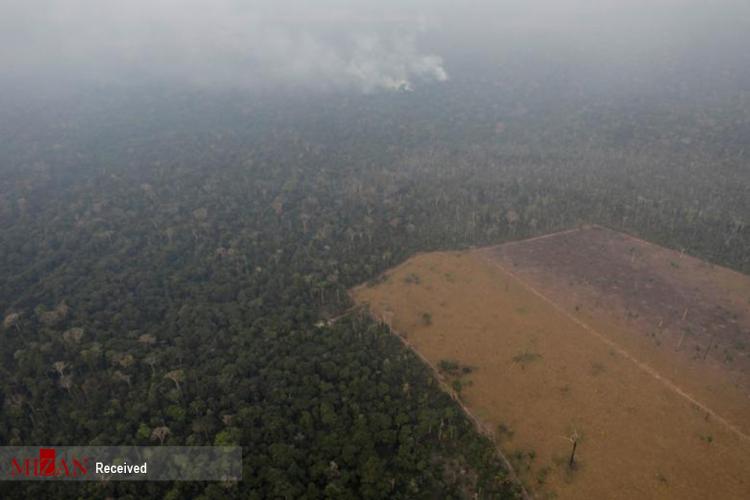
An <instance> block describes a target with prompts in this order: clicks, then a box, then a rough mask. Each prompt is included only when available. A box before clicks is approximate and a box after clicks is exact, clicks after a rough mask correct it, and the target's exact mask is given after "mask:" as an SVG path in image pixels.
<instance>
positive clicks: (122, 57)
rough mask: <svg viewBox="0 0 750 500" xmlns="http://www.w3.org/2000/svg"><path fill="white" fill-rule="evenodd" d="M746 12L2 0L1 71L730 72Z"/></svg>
mask: <svg viewBox="0 0 750 500" xmlns="http://www.w3.org/2000/svg"><path fill="white" fill-rule="evenodd" d="M749 16H750V2H748V1H736V0H714V1H710V2H709V1H698V0H683V1H679V0H648V1H647V0H557V1H555V0H526V1H516V0H500V1H474V2H457V1H446V0H437V1H426V0H411V1H410V0H405V1H403V2H397V1H395V0H381V1H377V2H376V1H373V0H370V1H362V0H348V1H343V0H317V1H302V0H274V1H267V0H252V1H241V0H127V1H125V0H110V1H103V0H0V72H2V75H3V76H4V77H5V78H8V79H11V80H15V81H24V80H28V81H35V80H40V79H45V80H59V81H61V82H62V81H64V82H76V81H79V80H85V81H97V82H119V83H131V82H132V83H136V82H142V81H144V80H145V81H148V80H157V81H177V82H181V83H190V84H195V85H209V86H226V87H240V88H242V87H258V86H261V87H262V86H265V87H269V86H270V87H273V86H276V85H299V86H304V87H311V88H328V87H341V88H352V89H358V90H362V91H365V92H370V91H376V90H380V89H397V88H411V87H418V86H419V85H420V84H423V83H425V82H439V81H445V80H446V79H448V78H451V77H452V76H455V75H453V74H451V73H452V72H454V70H453V69H452V68H460V70H463V68H465V67H466V65H462V64H461V63H462V62H463V61H462V59H466V58H467V57H469V56H472V55H474V54H476V55H477V57H478V58H481V57H485V56H488V57H490V59H489V60H493V61H497V62H498V64H501V63H502V61H503V57H508V56H512V55H513V54H522V53H524V51H528V50H529V49H535V50H536V51H537V52H539V53H542V54H545V55H546V56H547V57H548V58H551V59H552V60H557V61H560V62H561V63H562V64H565V63H566V62H567V58H569V59H570V63H571V64H583V65H586V66H587V67H588V68H598V70H599V71H607V70H608V68H611V67H623V66H624V67H629V68H633V70H634V71H644V72H647V71H650V70H652V69H654V67H655V66H658V65H663V64H664V61H667V62H669V61H675V63H682V64H684V63H685V61H687V63H688V64H689V63H690V58H691V57H694V56H695V57H696V60H695V63H696V64H702V62H701V60H700V59H699V57H704V58H705V57H706V56H705V54H704V55H701V54H703V53H707V54H708V57H709V58H710V59H711V60H712V62H714V63H715V62H716V61H725V63H726V68H727V71H730V72H731V71H732V70H733V69H734V70H737V71H744V70H746V69H747V68H742V67H741V66H743V65H750V64H748V63H750V61H749V60H748V57H747V54H745V52H750V51H749V50H747V47H750V45H748V43H749V42H750V35H749V34H748V33H750V17H749ZM493 58H494V59H493Z"/></svg>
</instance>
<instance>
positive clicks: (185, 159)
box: [0, 0, 750, 499]
mask: <svg viewBox="0 0 750 500" xmlns="http://www.w3.org/2000/svg"><path fill="white" fill-rule="evenodd" d="M748 47H750V3H748V2H747V1H742V0H718V1H715V2H703V1H698V0H683V1H680V0H650V1H648V0H632V1H626V0H600V1H594V0H561V1H553V0H531V1H511V0H501V1H490V0H487V1H472V2H460V3H459V2H451V1H447V0H436V1H426V0H408V1H398V2H397V1H395V0H384V1H380V2H375V1H372V0H356V1H345V0H320V1H316V2H303V1H301V0H277V1H271V0H267V1H266V0H258V1H246V2H243V1H240V0H214V1H201V0H152V1H145V0H132V1H128V2H124V1H123V2H101V1H95V0H59V1H55V0H29V1H25V2H4V3H1V4H0V284H2V286H0V319H2V326H1V327H0V445H30V446H33V445H39V444H57V445H61V444H71V445H72V444H77V445H89V444H91V445H154V444H168V445H220V444H234V445H242V446H243V450H244V462H243V463H244V472H243V481H242V482H240V483H239V484H234V485H223V484H215V483H158V484H156V483H140V484H137V483H132V484H122V483H108V484H86V485H84V486H81V485H70V484H55V485H52V486H51V485H48V484H40V483H27V484H23V485H21V484H19V483H11V482H2V483H0V497H3V498H6V497H7V498H28V497H30V496H31V495H37V496H39V497H40V498H44V497H46V496H48V495H50V494H51V493H54V494H55V496H56V497H57V498H80V497H101V496H102V495H108V496H112V497H115V498H120V497H122V498H127V497H138V498H145V497H165V496H166V497H169V498H186V497H190V496H197V495H205V498H225V497H226V496H230V497H237V498H311V499H312V498H474V497H475V495H476V496H478V497H480V498H517V497H518V496H519V495H521V488H520V487H519V485H518V483H517V482H516V481H514V477H513V474H512V473H510V471H509V470H508V467H507V464H506V463H505V462H504V461H503V460H502V457H500V456H499V455H498V453H497V450H498V447H497V442H494V441H493V440H492V439H490V438H488V437H487V436H486V435H484V434H482V432H480V431H479V430H478V429H477V428H476V427H475V425H474V423H473V421H472V420H471V419H470V418H469V417H468V416H467V415H466V414H465V413H464V412H463V409H462V407H461V406H460V405H459V404H458V402H457V400H454V399H453V398H451V396H449V395H448V394H447V393H446V392H444V391H443V390H442V389H441V387H440V385H439V383H438V382H437V381H436V379H435V377H434V376H433V372H432V371H431V369H430V367H429V366H427V365H426V364H425V363H424V362H423V361H422V360H421V359H419V358H418V357H417V356H416V355H415V354H414V353H413V352H412V351H411V350H409V349H407V348H406V347H404V346H403V345H402V343H401V342H400V341H399V339H398V338H396V336H395V335H393V334H392V332H391V330H390V329H389V327H388V325H385V324H383V323H382V322H379V321H376V320H375V319H373V318H371V317H369V316H367V315H365V314H361V313H359V312H357V313H354V314H347V315H344V316H341V315H342V314H343V313H345V312H347V311H349V312H351V308H352V307H353V306H354V304H353V302H352V299H351V297H350V295H349V293H348V292H349V290H350V289H351V288H352V287H354V286H357V285H361V284H362V283H367V282H370V283H374V282H376V281H377V279H378V277H379V276H380V275H381V273H383V272H384V271H386V270H387V269H389V268H391V267H393V266H395V265H398V264H399V263H402V262H404V261H405V260H406V259H408V258H409V257H410V256H412V255H414V254H415V253H419V252H429V251H433V250H460V249H466V248H470V247H478V246H483V245H496V244H500V243H504V242H508V241H514V240H519V239H523V238H526V237H533V236H538V235H542V234H546V233H551V232H554V231H558V230H565V229H569V228H572V227H576V226H579V225H582V224H598V225H601V226H606V227H609V228H612V229H614V230H616V231H622V232H626V233H629V234H632V235H635V236H637V237H639V238H643V239H646V240H649V241H652V242H654V243H657V244H659V245H662V246H664V247H667V248H669V249H672V250H676V251H678V252H684V253H687V254H690V255H692V256H694V257H697V258H699V259H702V260H704V261H708V262H710V263H712V264H716V265H721V266H725V267H728V268H731V269H733V270H735V271H739V272H742V273H745V274H748V273H750V164H749V163H748V162H749V158H750V50H748ZM419 314H422V312H420V313H419ZM743 314H744V313H743ZM334 318H340V319H336V320H335V321H334V320H333V319H334ZM683 319H685V318H683ZM748 345H750V340H749V341H748ZM746 355H747V353H746V354H744V355H742V356H746ZM738 356H739V355H738ZM498 387H499V389H498V390H501V387H502V381H499V382H498ZM506 451H507V450H506ZM585 451H586V450H585V448H583V449H582V453H584V455H583V459H584V460H585ZM524 453H526V454H527V455H524ZM528 453H529V450H521V459H518V460H521V462H518V460H515V459H511V461H512V462H513V463H512V465H513V466H514V467H522V466H523V460H522V459H523V457H524V456H526V457H527V458H528ZM524 460H525V459H524ZM526 486H529V485H526ZM531 486H532V487H536V486H534V485H531ZM644 487H645V486H644ZM650 487H651V486H648V487H647V488H650ZM647 490H648V491H656V490H650V489H647ZM659 491H661V490H659Z"/></svg>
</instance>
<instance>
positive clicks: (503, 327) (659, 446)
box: [352, 228, 750, 499]
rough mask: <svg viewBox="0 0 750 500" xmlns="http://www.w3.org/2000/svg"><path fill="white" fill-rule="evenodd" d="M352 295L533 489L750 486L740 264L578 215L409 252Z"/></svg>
mask: <svg viewBox="0 0 750 500" xmlns="http://www.w3.org/2000/svg"><path fill="white" fill-rule="evenodd" d="M352 294H353V296H354V297H355V299H356V300H357V301H358V302H360V303H361V302H366V303H369V305H370V310H371V312H372V313H373V314H375V315H377V316H378V317H380V318H382V319H383V320H384V321H386V322H388V323H389V324H390V325H391V326H392V327H393V329H394V330H395V331H397V332H398V333H399V334H400V335H402V336H403V337H405V341H406V342H408V343H409V344H410V345H411V346H412V347H413V348H414V349H415V350H416V351H417V352H419V353H420V354H421V355H422V356H423V357H424V358H425V359H426V360H427V361H428V362H429V363H430V364H432V365H433V366H434V367H435V368H436V370H438V371H439V372H440V373H441V374H442V375H441V376H442V378H443V379H444V381H445V382H446V383H447V384H448V385H452V386H453V387H454V388H455V390H456V391H457V392H458V393H459V394H460V398H461V400H462V402H463V403H464V404H465V406H466V408H467V409H468V411H470V412H471V413H472V414H473V415H474V416H475V417H477V418H478V419H479V420H480V421H481V423H482V424H483V427H485V428H486V429H489V430H490V431H491V432H492V434H493V436H494V438H495V439H496V442H497V443H498V446H499V448H500V449H501V450H502V451H503V452H504V454H505V455H506V456H507V457H508V458H509V459H510V461H511V462H512V463H513V465H514V468H515V469H516V472H517V473H518V475H519V476H520V477H521V479H522V480H523V482H524V484H525V485H526V487H527V488H528V489H529V490H530V491H531V492H532V493H533V494H534V495H535V496H536V497H537V498H547V497H550V498H597V499H598V498H676V499H677V498H679V499H688V498H722V499H726V498H742V499H745V498H750V436H749V435H748V434H750V390H749V389H748V388H749V387H750V359H748V351H750V314H749V309H750V303H749V302H748V301H749V300H750V278H749V277H747V276H742V275H740V274H737V273H734V272H732V271H729V270H726V269H722V268H719V267H716V266H710V265H708V264H706V263H703V262H701V261H698V260H695V259H692V258H690V257H687V256H681V255H680V254H679V253H675V252H671V251H668V250H665V249H663V248H659V247H657V246H654V245H651V244H648V243H646V242H642V241H640V240H637V239H635V238H631V237H629V236H626V235H622V234H619V233H615V232H612V231H609V230H605V229H600V228H586V229H581V230H576V231H569V232H564V233H557V234H554V235H550V236H547V237H542V238H536V239H532V240H526V241H523V242H517V243H510V244H506V245H501V246H498V247H492V248H483V249H478V250H474V251H467V252H456V253H442V252H440V253H431V254H422V255H418V256H416V257H413V258H412V259H410V260H408V261H407V262H405V263H404V264H402V265H401V266H399V267H398V268H395V269H393V270H392V271H391V272H389V273H387V275H386V276H385V277H384V280H382V281H381V282H380V283H378V284H376V285H374V286H362V287H358V288H357V289H355V290H353V291H352ZM573 435H577V436H579V437H578V445H577V450H576V460H575V465H574V467H572V468H571V467H570V466H569V457H570V452H571V448H572V444H571V441H570V439H569V438H570V437H571V436H573Z"/></svg>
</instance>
